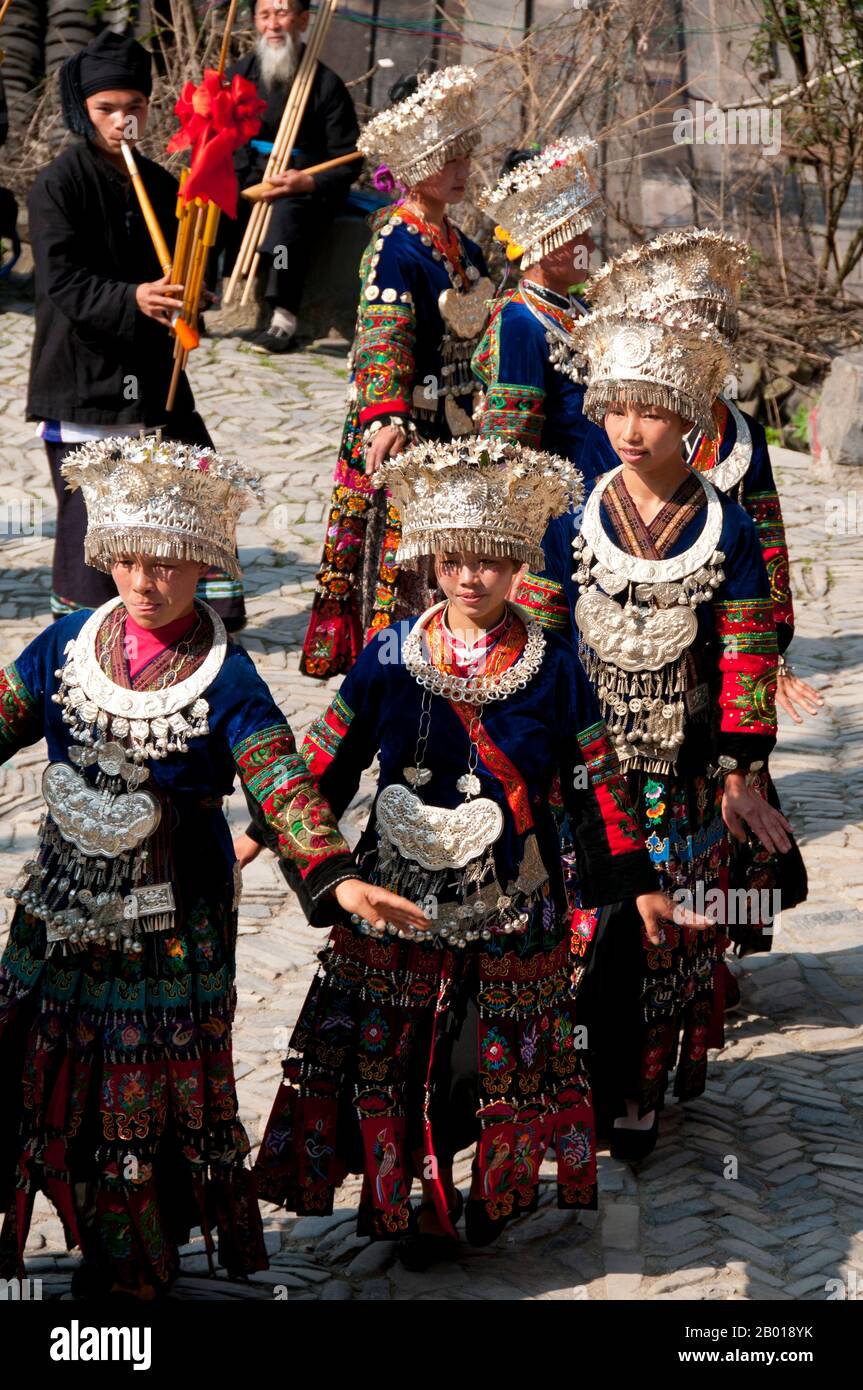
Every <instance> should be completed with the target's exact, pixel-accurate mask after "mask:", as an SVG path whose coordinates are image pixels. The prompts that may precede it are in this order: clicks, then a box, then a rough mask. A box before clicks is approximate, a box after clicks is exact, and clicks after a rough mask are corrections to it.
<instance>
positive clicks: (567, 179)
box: [477, 137, 602, 269]
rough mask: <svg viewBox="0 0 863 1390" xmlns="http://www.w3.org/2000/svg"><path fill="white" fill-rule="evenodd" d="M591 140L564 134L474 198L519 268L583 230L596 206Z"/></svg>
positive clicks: (595, 213) (598, 206) (599, 204)
mask: <svg viewBox="0 0 863 1390" xmlns="http://www.w3.org/2000/svg"><path fill="white" fill-rule="evenodd" d="M595 155H596V144H595V143H594V141H593V140H572V139H570V138H568V137H565V138H563V139H560V140H555V141H554V143H553V144H551V145H547V146H546V148H545V149H544V150H542V152H541V153H540V154H538V155H537V156H536V157H535V158H534V159H528V160H525V162H524V163H523V164H518V165H516V167H515V168H514V169H512V170H511V171H510V172H509V173H508V174H504V175H503V177H502V178H501V179H499V180H498V182H497V183H496V184H495V186H494V188H487V189H486V190H485V192H484V193H482V194H480V196H479V198H478V199H477V207H479V208H481V209H482V210H483V212H487V213H488V215H489V216H490V217H493V218H494V219H495V221H496V222H497V224H498V226H497V229H496V235H497V237H498V239H499V240H500V241H504V242H506V244H507V255H508V256H509V258H510V259H511V260H514V259H515V258H516V257H517V256H521V264H522V269H527V268H528V267H529V266H532V265H535V264H536V262H537V261H540V260H542V258H543V256H547V255H549V253H550V252H552V251H554V250H556V248H557V247H558V246H563V245H564V244H565V243H566V242H567V241H572V240H573V238H574V237H577V236H580V235H581V233H582V232H586V231H587V229H588V227H589V226H590V225H591V223H592V222H594V221H595V220H596V218H597V216H598V215H599V213H600V211H601V210H602V199H601V198H600V196H599V190H598V188H597V185H596V181H595V177H594V174H593V161H594V158H595Z"/></svg>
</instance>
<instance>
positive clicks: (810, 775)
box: [0, 291, 863, 1300]
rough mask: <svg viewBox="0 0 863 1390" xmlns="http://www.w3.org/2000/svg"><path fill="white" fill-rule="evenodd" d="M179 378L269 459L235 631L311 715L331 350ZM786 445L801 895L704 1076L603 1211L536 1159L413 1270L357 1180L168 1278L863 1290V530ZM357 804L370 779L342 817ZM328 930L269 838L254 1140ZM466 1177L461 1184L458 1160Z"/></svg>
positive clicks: (5, 412)
mask: <svg viewBox="0 0 863 1390" xmlns="http://www.w3.org/2000/svg"><path fill="white" fill-rule="evenodd" d="M0 293H2V291H0ZM3 307H5V308H6V309H7V310H9V312H6V313H4V314H3V315H2V317H0V517H5V518H6V522H7V524H6V526H5V528H2V529H3V530H4V531H5V534H4V536H3V537H2V538H0V560H2V568H0V619H2V624H0V660H3V661H6V660H9V659H11V658H12V657H14V656H15V655H16V654H17V653H18V652H19V651H20V649H21V648H22V647H23V646H24V645H25V643H26V642H27V641H29V640H30V638H32V637H33V636H34V635H35V634H36V633H37V632H38V631H39V630H40V629H41V628H42V627H43V626H44V624H45V623H46V621H47V620H48V590H49V565H50V554H51V534H52V519H53V513H54V504H53V496H52V494H51V489H50V484H49V482H48V476H47V468H46V464H45V461H44V455H43V452H42V447H41V444H40V443H39V442H38V441H37V440H36V439H35V438H34V437H33V427H32V425H28V424H26V423H25V422H24V421H23V419H22V414H23V406H22V402H23V398H24V387H25V377H26V364H27V359H28V356H29V345H30V337H31V331H32V319H31V317H30V313H29V308H28V306H27V304H26V303H25V302H23V301H20V302H19V301H16V300H14V299H13V298H11V297H10V295H9V293H8V291H7V292H6V299H5V303H4V302H3V301H0V308H3ZM191 378H192V383H193V387H194V390H195V393H196V396H197V400H198V404H199V407H200V409H201V412H202V414H203V415H204V416H205V418H206V420H207V423H208V425H209V427H210V430H211V433H212V434H213V436H214V438H215V439H216V441H217V443H218V445H219V446H221V447H222V448H224V449H228V450H230V449H234V450H236V451H237V452H238V453H240V454H241V455H242V456H243V457H244V458H247V459H250V460H253V461H254V462H255V464H256V465H257V467H258V468H259V470H260V471H261V472H262V473H263V474H264V475H265V483H266V488H267V498H266V503H265V505H264V507H263V508H262V509H261V511H260V512H259V513H258V514H257V515H249V516H248V517H247V519H246V521H245V524H244V525H243V526H242V528H241V531H240V537H239V541H240V550H241V556H242V561H243V566H244V571H245V576H246V584H247V593H248V596H249V612H250V615H251V616H250V622H249V626H248V628H247V630H246V632H245V633H244V635H243V641H244V643H245V645H246V646H247V648H248V649H249V651H250V652H251V653H252V656H253V657H254V660H255V661H256V663H257V665H258V666H259V668H260V670H261V673H262V675H263V676H264V677H265V679H266V680H267V681H268V682H269V684H270V686H271V687H272V689H273V691H274V693H275V696H276V698H277V700H279V702H280V703H281V704H282V706H283V708H284V709H285V711H286V713H287V714H288V717H289V718H290V720H291V722H292V724H293V726H294V729H295V730H296V732H297V733H301V732H302V731H303V729H304V728H305V727H306V726H307V725H308V723H309V722H310V721H311V720H312V719H313V718H314V717H315V715H316V714H317V713H318V712H319V710H320V709H321V707H322V706H323V704H324V702H325V701H326V699H327V698H328V692H327V690H326V689H324V688H322V687H320V686H318V685H317V684H315V683H313V682H311V681H309V680H307V679H305V678H304V677H301V676H300V675H299V673H298V669H297V655H298V649H299V645H300V643H301V640H302V634H303V631H304V628H305V622H306V615H307V612H308V609H309V605H310V601H311V594H312V589H313V575H314V570H315V566H316V563H317V560H318V553H319V546H320V541H321V533H322V523H323V518H324V511H325V506H326V500H327V497H328V492H329V479H330V473H331V469H332V466H333V460H334V457H335V449H336V446H337V440H338V435H339V431H340V427H341V417H342V403H343V392H344V378H345V370H344V362H343V360H340V359H338V358H334V357H330V356H326V355H323V354H319V353H305V354H298V355H292V356H290V357H288V358H283V359H273V360H271V359H266V358H262V357H260V356H258V355H256V354H254V353H252V352H251V351H250V349H249V348H248V346H247V345H246V344H245V343H244V342H242V341H241V340H240V339H238V338H220V337H218V336H216V337H214V338H211V339H209V340H205V342H204V343H203V345H202V347H201V349H200V351H199V352H197V353H196V354H195V356H194V358H193V361H192V370H191ZM776 463H777V471H778V477H779V483H780V487H781V491H782V495H783V502H784V506H785V513H786V519H787V522H788V528H789V533H790V539H791V552H792V557H793V580H794V587H795V593H796V595H797V607H798V625H799V635H798V636H797V637H796V639H795V643H794V649H793V656H794V660H795V662H796V665H797V667H798V669H799V670H800V671H801V673H803V674H807V675H810V676H811V677H812V679H813V680H814V683H815V684H816V685H818V686H821V687H823V688H825V690H826V691H827V694H828V700H829V703H828V706H827V708H826V710H825V712H823V713H822V715H821V716H820V718H819V719H818V720H817V721H816V722H814V723H813V722H808V723H807V724H806V725H805V726H804V727H803V728H802V729H798V728H796V727H794V726H793V725H791V724H790V722H789V721H785V722H784V724H783V727H782V734H781V740H780V747H779V752H778V754H777V756H776V758H775V761H774V764H773V766H774V773H775V776H776V781H777V786H778V789H779V793H780V796H781V798H782V801H783V804H784V807H785V810H786V812H787V813H788V814H789V815H790V816H791V818H792V820H793V822H794V825H795V827H796V830H797V832H798V836H799V838H800V841H801V844H802V846H803V849H804V853H805V857H806V860H807V864H808V868H809V874H810V881H811V886H812V893H811V900H810V902H809V903H807V904H806V905H805V906H803V907H801V908H799V909H797V910H796V911H795V912H791V913H786V914H785V916H784V917H783V919H782V921H781V928H780V931H779V933H778V936H777V940H776V942H775V945H774V950H773V952H772V953H771V954H770V955H767V956H756V957H752V958H750V959H749V960H747V961H746V962H745V963H744V964H743V965H742V966H735V970H737V971H738V972H739V973H740V974H741V975H742V977H743V978H742V984H743V1000H744V1006H745V1007H744V1009H743V1011H742V1012H741V1013H739V1014H737V1015H734V1016H733V1018H732V1019H731V1021H730V1027H729V1040H728V1045H727V1047H726V1048H725V1050H724V1051H723V1052H722V1053H721V1054H719V1055H717V1056H715V1057H714V1058H713V1060H712V1061H711V1065H710V1073H709V1084H708V1087H707V1091H706V1093H705V1095H704V1096H703V1097H702V1098H701V1099H700V1100H699V1101H697V1102H695V1103H693V1104H691V1105H688V1106H686V1107H685V1108H680V1107H678V1106H676V1105H675V1104H670V1105H669V1108H668V1110H667V1112H666V1115H665V1119H664V1123H663V1131H662V1137H661V1140H660V1143H659V1146H658V1148H657V1150H656V1152H655V1153H654V1154H653V1155H652V1156H651V1158H650V1159H649V1160H648V1161H647V1162H645V1163H644V1164H643V1165H642V1167H641V1169H640V1171H639V1172H638V1173H637V1175H636V1174H635V1173H634V1172H633V1171H632V1170H631V1169H630V1168H629V1167H628V1166H626V1165H623V1164H619V1163H616V1162H613V1161H612V1160H611V1159H610V1157H609V1156H608V1155H607V1154H603V1155H602V1156H601V1158H600V1186H601V1203H600V1207H601V1209H600V1212H599V1213H598V1214H595V1215H594V1214H589V1215H586V1216H581V1217H577V1216H575V1215H573V1214H571V1213H566V1212H559V1211H558V1210H557V1209H556V1208H555V1207H554V1206H553V1205H552V1198H553V1191H554V1188H553V1181H552V1175H551V1171H550V1170H549V1173H548V1180H547V1182H545V1183H544V1189H543V1200H542V1203H541V1207H540V1210H539V1212H538V1213H537V1214H536V1215H534V1216H533V1217H529V1218H526V1219H524V1220H522V1221H521V1222H519V1223H517V1224H515V1225H514V1226H513V1227H511V1228H510V1230H509V1232H508V1234H507V1237H506V1239H505V1240H504V1241H502V1242H501V1243H500V1244H499V1245H498V1246H494V1247H492V1248H491V1249H489V1250H484V1251H471V1250H468V1249H466V1250H465V1254H464V1257H463V1259H461V1260H460V1261H459V1262H457V1263H455V1264H453V1265H451V1266H448V1267H446V1268H445V1269H443V1270H440V1271H438V1272H434V1273H432V1274H428V1275H416V1274H409V1273H407V1272H405V1271H403V1270H402V1269H401V1267H400V1266H399V1265H398V1264H393V1263H392V1255H393V1251H392V1247H391V1246H388V1245H375V1246H370V1245H368V1243H367V1242H366V1241H365V1240H363V1239H359V1238H358V1237H356V1236H355V1235H354V1234H353V1222H352V1218H353V1215H354V1210H355V1206H356V1201H357V1196H358V1187H357V1184H356V1183H348V1184H347V1185H346V1186H345V1187H344V1188H343V1190H342V1192H341V1193H340V1195H339V1205H338V1207H337V1210H336V1211H335V1213H334V1214H333V1215H332V1216H330V1217H327V1218H320V1219H319V1218H306V1219H301V1220H297V1219H295V1218H292V1217H288V1216H286V1215H284V1214H283V1213H277V1214H273V1213H272V1209H267V1214H266V1215H265V1223H266V1232H267V1243H268V1247H269V1249H270V1252H271V1259H272V1268H271V1270H270V1271H269V1272H268V1273H266V1274H263V1275H259V1276H257V1277H256V1278H255V1279H254V1280H253V1281H252V1283H251V1284H250V1285H232V1284H229V1283H228V1282H227V1281H225V1280H223V1279H220V1280H219V1281H218V1282H213V1281H211V1280H209V1279H207V1278H205V1277H202V1276H203V1275H204V1274H205V1271H206V1259H205V1256H204V1254H203V1249H202V1243H201V1240H200V1238H198V1239H197V1240H194V1241H193V1242H192V1244H191V1245H190V1246H189V1247H188V1248H187V1251H186V1252H185V1253H184V1257H183V1266H184V1268H183V1277H182V1279H181V1281H180V1283H179V1285H178V1295H179V1296H181V1297H186V1298H259V1299H269V1298H272V1297H274V1296H279V1297H285V1296H287V1297H289V1298H291V1299H315V1298H323V1299H333V1300H345V1299H351V1298H358V1299H392V1298H397V1299H416V1298H419V1299H429V1298H445V1299H449V1298H452V1299H496V1298H507V1299H512V1298H522V1299H535V1298H540V1299H603V1298H610V1299H617V1298H624V1299H630V1298H687V1299H688V1298H696V1299H715V1298H733V1299H745V1298H763V1299H777V1300H787V1299H824V1298H825V1297H827V1296H828V1294H830V1293H831V1292H832V1294H833V1296H836V1292H837V1291H840V1292H841V1290H842V1289H843V1288H844V1287H845V1285H848V1287H849V1289H850V1296H853V1293H854V1290H855V1288H856V1289H857V1290H863V1171H861V1170H863V1128H861V1123H860V1121H861V1111H863V1060H861V1058H862V1057H863V1003H861V984H863V950H861V931H860V928H861V924H863V914H861V911H860V909H859V907H858V898H859V895H860V892H861V888H863V814H861V788H863V692H861V684H860V671H861V666H863V616H861V613H860V608H859V590H860V584H861V580H863V557H861V544H860V540H859V538H858V537H857V536H856V535H854V534H850V535H840V536H837V535H832V534H827V532H826V530H825V524H824V520H825V507H826V506H827V503H828V499H830V498H835V497H840V498H843V497H844V496H845V492H846V487H847V488H854V487H859V482H860V479H857V480H856V482H855V481H853V480H852V481H850V482H848V484H847V485H846V484H844V483H843V485H842V487H836V486H830V485H828V484H826V483H823V482H819V481H817V480H816V479H813V476H812V471H811V465H810V462H809V460H807V459H806V458H805V457H803V456H802V455H794V454H789V453H787V452H784V451H778V452H777V457H776ZM39 506H41V518H42V535H41V537H37V538H34V537H33V536H32V535H21V534H20V533H19V534H15V533H14V532H15V527H14V520H15V518H16V517H22V516H23V518H24V521H25V523H26V520H27V517H28V516H29V515H31V514H32V513H31V512H30V511H28V508H33V507H36V510H38V507H39ZM22 508H23V511H22ZM861 514H863V509H861ZM42 760H43V749H42V747H41V746H40V747H37V748H33V749H31V750H28V751H27V752H26V753H25V754H22V755H21V756H19V757H17V758H15V759H14V760H13V761H12V762H11V763H9V764H7V766H6V768H5V769H4V770H3V771H2V774H0V777H2V780H0V849H2V851H3V855H2V879H3V882H4V883H8V882H9V881H11V879H12V878H13V875H14V873H15V871H16V870H17V868H18V866H19V864H20V863H21V861H22V860H23V859H24V858H25V857H26V856H27V854H29V853H30V852H31V851H32V849H33V847H34V844H35V827H36V823H37V819H38V815H39V807H40V798H39V793H38V779H39V776H40V772H41V767H42ZM366 796H367V791H366ZM243 809H244V808H243V806H242V803H241V798H240V797H237V796H235V797H234V798H233V799H232V802H231V806H230V815H231V819H232V822H233V823H234V824H236V825H238V826H239V825H241V824H242V822H243ZM361 812H362V798H361V799H360V803H359V805H358V806H356V807H355V808H354V810H353V812H352V815H351V821H352V824H353V826H354V827H356V824H357V821H358V818H359V815H360V814H361ZM2 901H3V903H4V904H7V900H5V899H4V900H2ZM2 911H3V919H2V924H0V932H5V929H6V927H5V923H6V922H7V921H8V914H7V913H6V911H5V907H4V909H2ZM321 944H322V940H321V937H320V935H319V934H318V933H316V932H314V931H312V930H311V929H310V928H308V927H307V926H306V925H305V924H304V922H303V921H302V920H301V918H300V915H299V913H298V911H297V910H296V908H295V906H294V904H293V902H292V901H291V900H290V898H288V897H287V896H286V894H285V891H284V890H283V884H282V879H281V877H280V875H278V873H277V871H276V870H275V868H274V866H273V862H272V860H269V861H268V860H266V859H263V858H262V859H261V860H259V861H258V862H257V863H256V864H255V865H253V866H252V867H251V869H250V870H249V871H248V873H247V875H246V884H245V896H244V900H243V904H242V908H241V916H240V942H239V952H238V988H239V1012H238V1018H237V1025H236V1031H235V1058H236V1070H237V1077H238V1082H239V1096H240V1106H241V1114H242V1117H243V1119H244V1121H245V1123H246V1125H247V1128H248V1131H249V1133H250V1135H251V1138H252V1141H253V1143H254V1144H255V1145H257V1144H258V1143H259V1141H260V1137H261V1133H262V1129H263V1126H264V1123H265V1120H266V1116H267V1114H268V1111H269V1108H270V1105H271V1102H272V1099H273V1095H274V1091H275V1088H276V1085H277V1083H278V1080H279V1077H280V1060H281V1056H282V1052H283V1050H284V1045H285V1042H286V1039H287V1030H288V1029H289V1028H290V1026H291V1025H292V1023H293V1020H294V1018H295V1016H296V1013H297V1010H298V1008H299V1005H300V1003H301V1001H302V999H303V996H304V994H305V991H306V989H307V987H308V983H309V980H310V978H311V976H312V973H313V970H314V958H315V951H316V949H318V948H319V947H320V945H321ZM735 1172H736V1176H733V1174H734V1173H735ZM457 1178H458V1179H459V1180H460V1181H461V1184H462V1187H463V1189H464V1190H466V1181H467V1162H466V1161H465V1162H463V1163H462V1164H461V1165H460V1166H459V1168H458V1169H457ZM76 1262H77V1257H76V1256H75V1255H72V1254H67V1253H66V1252H65V1251H64V1248H63V1243H62V1237H61V1231H60V1223H59V1221H58V1220H57V1219H56V1217H54V1216H53V1215H52V1214H51V1212H50V1209H49V1208H48V1206H47V1204H45V1203H44V1202H42V1201H41V1200H40V1203H39V1207H38V1212H37V1218H36V1221H35V1223H34V1226H33V1231H32V1236H31V1240H30V1245H29V1247H28V1272H29V1273H30V1274H31V1275H33V1276H34V1277H35V1276H38V1277H40V1278H41V1279H42V1280H43V1291H44V1296H46V1297H49V1296H50V1297H61V1296H63V1295H66V1296H68V1295H67V1290H68V1284H69V1278H70V1274H71V1270H72V1269H73V1268H74V1266H75V1264H76ZM831 1280H838V1281H843V1282H842V1283H841V1284H835V1285H828V1281H831ZM855 1281H856V1283H855Z"/></svg>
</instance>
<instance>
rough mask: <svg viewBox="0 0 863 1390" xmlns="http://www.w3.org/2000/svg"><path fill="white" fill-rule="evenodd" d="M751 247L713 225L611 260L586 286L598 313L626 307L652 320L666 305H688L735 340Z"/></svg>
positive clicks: (689, 229)
mask: <svg viewBox="0 0 863 1390" xmlns="http://www.w3.org/2000/svg"><path fill="white" fill-rule="evenodd" d="M749 255H750V252H749V248H748V247H747V246H746V245H744V243H743V242H740V241H735V240H734V239H733V237H730V236H726V235H725V233H723V232H715V231H713V230H711V229H710V228H709V227H703V228H697V227H686V228H684V229H678V230H674V231H669V232H663V233H662V235H661V236H658V237H656V238H655V239H654V240H653V241H649V242H647V243H646V244H645V245H644V246H634V247H632V248H631V249H630V250H629V251H624V253H623V254H622V255H620V256H615V257H614V258H613V259H612V260H610V261H607V262H606V264H605V265H604V266H602V268H601V269H600V270H598V271H596V273H595V274H594V275H592V276H591V278H590V279H589V280H588V282H587V289H586V294H587V298H588V300H589V301H590V303H591V304H592V305H593V306H594V308H596V309H623V308H626V309H628V310H629V311H630V312H631V313H634V314H636V315H642V314H643V315H646V316H647V317H653V316H654V314H655V313H656V312H657V311H660V312H661V310H662V308H663V307H664V306H666V305H670V304H677V305H680V306H685V307H686V308H688V309H689V310H691V312H692V313H693V314H697V315H699V316H700V317H701V318H704V319H706V320H707V321H708V322H709V323H712V324H713V325H714V326H715V327H716V328H718V329H719V331H720V333H723V334H724V335H725V336H726V337H727V338H729V339H730V340H731V341H732V342H733V341H734V340H735V339H736V338H737V336H738V333H739V330H740V324H739V315H738V311H737V296H738V293H739V291H740V285H741V281H742V279H743V276H744V273H745V270H746V265H747V263H748V261H749Z"/></svg>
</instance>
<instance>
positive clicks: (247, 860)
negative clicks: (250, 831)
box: [234, 832, 264, 869]
mask: <svg viewBox="0 0 863 1390" xmlns="http://www.w3.org/2000/svg"><path fill="white" fill-rule="evenodd" d="M263 848H264V846H263V845H259V844H258V842H257V840H253V839H252V837H251V835H246V834H245V832H244V833H243V834H242V835H238V836H237V838H236V840H235V841H234V854H235V855H236V856H237V863H238V864H239V866H240V868H241V869H244V868H245V867H246V865H247V864H251V862H252V860H253V859H257V857H258V855H259V854H260V852H261V850H262V849H263Z"/></svg>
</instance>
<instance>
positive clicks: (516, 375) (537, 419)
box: [471, 304, 546, 449]
mask: <svg viewBox="0 0 863 1390" xmlns="http://www.w3.org/2000/svg"><path fill="white" fill-rule="evenodd" d="M532 329H533V322H532V320H531V321H530V322H529V323H525V322H523V321H522V320H521V319H520V318H518V313H517V308H516V306H511V305H510V304H504V306H503V308H502V309H500V310H499V311H498V312H497V313H494V312H493V313H492V317H491V320H490V322H489V325H488V328H487V329H486V332H485V334H484V336H483V338H482V340H481V342H480V344H479V347H478V348H477V349H476V352H475V353H474V355H473V360H472V363H471V366H472V367H473V371H474V375H475V376H477V377H478V378H479V380H480V381H481V382H482V383H483V385H484V386H485V392H484V396H483V404H482V408H481V413H480V420H479V426H478V433H479V434H484V435H491V436H493V437H495V438H500V439H508V440H512V441H514V442H517V443H519V444H526V445H528V446H529V447H530V448H532V449H538V448H539V445H540V439H541V437H542V431H543V426H544V425H545V366H546V362H545V357H544V356H543V353H542V350H541V347H540V346H539V345H538V343H537V341H536V340H535V334H534V333H533V331H532Z"/></svg>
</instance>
